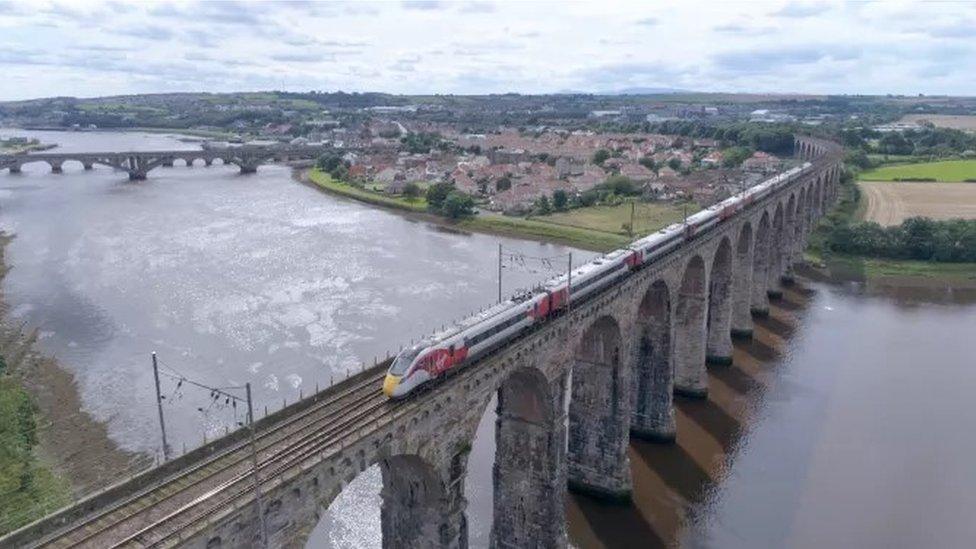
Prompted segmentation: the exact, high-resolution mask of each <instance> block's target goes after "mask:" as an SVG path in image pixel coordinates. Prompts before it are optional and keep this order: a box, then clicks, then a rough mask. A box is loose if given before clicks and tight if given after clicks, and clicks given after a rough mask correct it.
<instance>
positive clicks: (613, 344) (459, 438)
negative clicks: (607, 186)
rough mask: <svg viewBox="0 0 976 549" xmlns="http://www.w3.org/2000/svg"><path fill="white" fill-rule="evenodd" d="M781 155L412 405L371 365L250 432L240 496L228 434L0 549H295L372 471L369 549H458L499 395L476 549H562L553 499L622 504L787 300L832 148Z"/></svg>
mask: <svg viewBox="0 0 976 549" xmlns="http://www.w3.org/2000/svg"><path fill="white" fill-rule="evenodd" d="M796 151H797V154H798V156H799V157H801V158H803V159H806V160H809V161H811V162H812V163H813V166H814V168H813V170H811V171H810V172H808V173H807V174H806V175H805V176H804V177H802V178H800V179H798V180H796V181H794V182H793V183H792V184H791V185H790V186H788V187H786V188H783V189H781V190H779V191H778V192H777V193H775V194H773V195H771V196H768V197H766V198H765V199H763V200H762V201H757V202H755V203H753V204H751V205H750V206H749V207H748V208H747V209H746V210H744V211H742V212H740V213H739V214H737V215H736V216H734V217H732V218H730V219H728V220H726V221H725V222H723V223H722V224H721V225H719V226H717V227H716V228H714V229H713V230H711V231H710V232H708V233H703V234H701V235H700V236H699V237H698V238H696V239H695V240H694V241H692V242H690V243H688V244H687V245H685V246H683V247H681V248H679V249H677V250H675V251H674V252H672V253H670V254H669V255H667V256H664V257H662V258H661V259H660V260H658V261H656V262H655V263H653V264H651V265H649V266H647V267H645V268H644V269H642V270H640V271H638V272H636V273H635V274H634V276H631V277H628V278H626V279H624V280H623V281H622V282H620V283H619V284H617V285H615V286H613V287H610V288H608V289H606V290H604V291H603V292H602V293H600V294H597V295H595V296H593V297H591V298H589V299H587V300H586V301H584V302H581V303H574V304H573V305H572V309H571V310H570V311H569V312H568V313H565V314H563V315H562V316H560V317H557V318H555V319H553V320H552V321H550V322H548V323H546V324H545V325H543V326H540V327H539V328H537V329H535V330H534V331H532V332H529V333H528V334H527V335H525V336H524V337H522V338H520V339H519V340H518V341H516V342H514V343H513V344H511V345H510V346H508V347H506V348H503V349H501V350H499V351H497V352H495V353H494V354H492V355H490V356H488V357H486V358H484V359H482V360H481V361H480V362H479V363H478V364H475V365H471V366H470V367H467V368H465V369H463V370H461V371H460V372H458V373H457V374H455V375H454V376H452V377H450V378H448V379H447V380H445V381H444V382H442V383H438V384H435V385H434V386H433V387H431V388H430V389H428V390H426V391H425V392H424V393H422V395H420V398H408V399H405V400H403V401H387V400H386V399H385V398H384V397H383V396H382V395H380V391H379V384H380V380H381V379H382V374H383V372H382V369H383V365H382V364H381V365H380V366H378V367H376V368H373V369H371V370H367V371H365V372H363V373H362V374H360V375H358V376H356V377H353V378H350V379H348V380H346V381H345V382H343V383H341V384H338V385H336V386H334V387H331V388H329V389H327V390H323V391H321V392H318V393H316V394H315V395H313V396H312V397H309V398H306V399H304V400H302V401H300V402H298V403H296V404H294V405H292V406H290V407H288V408H285V409H283V410H281V411H280V412H277V413H275V414H272V415H271V416H268V417H266V418H264V419H262V420H261V421H259V422H257V432H258V444H257V448H258V451H257V457H256V458H255V459H257V461H258V462H259V463H260V466H259V467H258V469H257V471H258V478H259V480H258V481H255V479H254V476H253V475H252V474H251V473H249V471H253V469H251V467H250V463H251V461H250V458H249V457H248V456H249V454H248V452H247V450H246V449H247V444H246V443H247V438H246V434H244V433H242V432H241V431H238V433H232V434H231V435H230V436H229V437H225V439H221V440H220V441H216V442H214V443H211V444H210V445H208V446H206V447H203V448H200V449H197V450H195V451H193V452H190V453H189V454H187V455H185V456H182V457H180V458H176V459H175V460H172V461H170V462H167V463H165V464H163V465H162V466H160V467H158V468H156V469H153V470H150V471H148V472H146V473H143V474H142V475H140V476H138V477H135V478H133V479H130V480H129V481H126V482H122V483H120V484H118V485H116V486H114V487H111V488H109V489H107V490H105V491H104V492H102V493H99V494H95V495H94V496H91V497H89V498H88V499H86V500H83V501H81V502H79V503H77V504H75V505H74V506H72V507H69V508H66V509H64V510H62V511H60V512H58V513H55V514H54V515H51V516H49V517H47V518H45V519H42V520H41V521H39V522H37V523H34V524H32V525H29V526H27V527H25V528H23V529H21V530H19V531H17V532H15V533H13V534H12V535H10V536H8V537H7V538H6V539H2V540H0V545H4V544H5V543H6V544H11V545H16V546H51V547H72V546H92V547H116V546H153V547H167V546H176V545H181V546H182V545H185V546H189V547H200V548H211V549H212V548H216V547H247V546H255V547H260V546H263V545H264V544H265V542H266V544H267V546H270V547H302V546H304V544H305V542H306V540H307V537H308V535H309V534H310V532H311V531H312V529H313V528H314V527H315V526H316V524H317V522H318V521H319V517H320V514H321V512H322V511H323V510H324V509H325V508H327V507H328V505H329V504H330V502H332V501H333V499H334V498H336V496H338V494H339V493H340V492H341V491H342V490H343V488H344V487H345V486H347V485H348V484H349V483H350V482H351V481H353V479H355V478H356V477H357V475H359V474H360V473H361V472H362V471H364V470H365V469H366V468H368V467H370V466H371V465H374V464H378V465H379V468H380V470H381V472H382V478H383V487H382V491H381V497H382V502H383V503H382V510H381V517H382V518H381V524H382V526H381V527H382V534H383V544H384V546H386V547H464V546H466V544H467V526H466V518H465V506H466V501H465V497H464V483H465V476H466V468H467V461H468V454H469V452H470V449H471V447H472V443H473V438H474V436H475V431H476V428H477V425H478V423H479V421H480V419H481V417H482V415H483V414H484V413H485V411H486V408H487V407H488V405H489V402H490V401H491V400H492V397H493V396H495V395H497V397H498V398H497V409H496V412H497V419H496V434H495V437H496V439H495V442H496V450H495V452H496V454H495V465H494V471H493V481H494V504H493V505H494V514H493V521H494V522H493V526H492V530H491V543H492V545H493V547H496V548H515V547H519V548H521V547H536V548H550V547H551V548H560V547H566V546H567V533H566V517H565V501H564V499H565V493H566V490H567V489H571V490H576V491H580V492H585V493H589V494H593V495H596V496H600V497H604V498H609V499H613V500H620V501H623V502H626V501H628V500H629V498H630V494H631V478H630V467H629V463H628V458H627V446H628V442H629V438H630V437H639V438H642V439H650V440H654V441H660V442H662V443H668V442H669V441H672V440H673V439H674V437H675V415H674V407H673V403H672V399H673V396H672V395H673V394H675V393H679V394H683V395H688V396H691V397H704V396H706V395H707V392H708V386H707V379H708V377H707V375H706V362H711V363H718V364H723V363H729V362H730V361H731V360H732V359H731V357H732V337H749V336H750V334H751V331H752V317H753V315H763V314H766V312H767V310H768V307H769V299H770V298H773V299H775V298H776V296H777V295H779V293H780V291H781V287H782V284H784V283H789V280H790V277H791V276H792V265H793V263H794V262H795V261H796V260H797V259H798V258H799V255H800V252H801V250H802V249H803V248H804V245H805V242H806V239H807V237H808V235H809V233H810V231H811V228H812V227H814V225H815V224H816V222H817V220H818V219H819V218H820V217H821V216H822V215H823V214H824V212H825V211H826V210H827V209H828V207H829V206H830V205H831V204H832V203H833V201H834V200H835V199H836V196H837V188H838V182H839V179H840V175H841V168H840V161H841V160H840V158H841V149H840V147H839V146H837V145H835V144H833V143H830V142H825V141H819V140H815V139H812V138H797V140H796ZM255 482H257V483H259V484H260V489H261V492H262V498H261V502H262V503H261V504H260V505H259V504H258V500H257V498H256V497H255V490H254V486H255V484H254V483H255ZM259 509H260V510H259ZM263 532H266V533H267V538H266V539H264V538H263V535H264V534H263Z"/></svg>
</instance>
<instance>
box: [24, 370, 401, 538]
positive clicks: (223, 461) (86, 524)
mask: <svg viewBox="0 0 976 549" xmlns="http://www.w3.org/2000/svg"><path fill="white" fill-rule="evenodd" d="M380 370H381V371H380V372H378V373H374V374H373V375H369V376H367V377H366V378H364V379H362V380H359V381H357V382H356V383H354V384H353V385H352V386H351V387H348V388H345V389H343V390H341V391H340V392H339V393H337V394H336V395H335V396H333V397H332V398H329V399H325V400H322V401H321V402H318V403H316V404H314V405H312V406H310V407H309V408H307V409H306V410H303V411H301V412H299V413H296V414H294V415H293V416H289V417H288V418H286V419H284V420H282V421H281V422H279V423H276V424H275V425H274V426H272V427H270V428H268V429H265V430H261V431H258V433H257V434H256V442H257V448H258V451H257V453H258V464H259V465H258V468H259V475H260V471H261V470H262V468H265V469H266V468H267V467H268V466H269V463H271V462H273V461H275V460H276V459H278V457H279V456H280V454H281V449H282V448H287V447H289V446H291V445H293V444H296V443H300V442H301V441H302V440H304V439H306V438H307V437H308V436H309V434H308V433H309V432H311V433H314V432H316V431H317V430H319V429H320V428H322V427H323V426H325V425H327V424H329V423H330V422H334V421H336V420H337V419H340V418H344V417H346V416H347V415H348V414H349V413H350V412H351V411H354V410H356V409H357V408H361V407H363V406H368V405H373V404H375V403H377V402H385V401H386V398H385V397H384V396H383V395H382V393H380V391H379V386H380V384H381V382H382V378H383V375H384V372H383V371H382V368H381V369H380ZM250 457H251V454H250V441H249V439H245V440H242V441H241V442H239V443H236V444H234V445H232V446H230V447H229V448H227V449H225V450H224V451H222V452H221V453H219V454H217V455H214V456H213V457H211V458H209V459H207V460H204V461H201V462H200V463H198V464H195V465H194V466H192V467H189V468H187V469H185V470H183V471H181V472H179V473H177V474H174V475H172V476H170V477H167V478H166V479H164V480H162V481H160V482H158V483H155V484H154V485H152V486H150V487H147V488H146V489H144V490H141V491H140V492H138V493H136V494H133V495H132V496H130V497H128V498H125V499H124V500H122V501H121V502H119V503H118V504H116V505H113V506H112V507H110V508H107V509H104V510H101V511H99V512H98V513H96V514H94V515H90V516H88V517H86V518H84V519H83V520H81V521H79V522H77V523H75V524H74V525H72V526H70V527H69V528H68V529H66V530H61V531H59V532H57V533H55V534H53V535H51V536H49V537H48V538H46V539H45V540H43V541H42V542H41V543H39V544H37V545H35V546H37V547H51V548H69V547H99V548H101V547H108V546H112V542H111V541H109V538H118V537H119V536H129V535H130V534H131V533H132V532H136V531H139V530H141V529H144V528H145V525H146V524H152V523H153V522H154V521H156V520H158V519H159V518H160V517H161V516H166V514H168V513H169V512H170V511H171V510H172V509H173V508H181V507H184V506H186V505H188V504H189V503H190V502H198V503H199V501H201V500H202V499H205V496H206V495H207V494H208V493H210V492H212V490H213V487H214V486H222V485H225V484H227V482H228V479H236V478H238V477H241V476H246V477H247V478H248V479H250V478H251V474H252V473H251V461H250Z"/></svg>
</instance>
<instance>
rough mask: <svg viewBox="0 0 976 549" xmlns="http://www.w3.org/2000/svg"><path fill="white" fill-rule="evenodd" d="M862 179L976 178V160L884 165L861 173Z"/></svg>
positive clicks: (949, 179) (950, 179)
mask: <svg viewBox="0 0 976 549" xmlns="http://www.w3.org/2000/svg"><path fill="white" fill-rule="evenodd" d="M860 179H861V180H862V181H911V180H916V181H917V180H933V181H945V182H949V181H965V180H967V179H973V180H976V160H946V161H943V162H926V163H920V164H899V165H897V166H884V167H881V168H877V169H874V170H870V171H867V172H864V173H862V174H861V176H860Z"/></svg>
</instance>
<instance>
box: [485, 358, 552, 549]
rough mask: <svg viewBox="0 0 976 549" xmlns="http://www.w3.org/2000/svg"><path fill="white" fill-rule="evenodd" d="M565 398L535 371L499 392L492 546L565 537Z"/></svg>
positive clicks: (516, 376)
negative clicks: (563, 404) (563, 403)
mask: <svg viewBox="0 0 976 549" xmlns="http://www.w3.org/2000/svg"><path fill="white" fill-rule="evenodd" d="M564 394H565V391H564V390H563V389H562V384H561V382H557V383H556V384H555V385H553V384H550V383H549V381H548V380H547V379H546V377H545V375H543V373H542V372H541V371H539V370H538V369H536V368H532V367H521V368H519V369H517V370H515V372H514V373H513V374H512V375H510V376H509V377H508V378H507V379H506V380H505V381H504V382H503V383H502V385H501V387H499V389H498V405H497V407H496V419H495V465H494V469H493V479H494V482H493V486H494V502H493V519H492V526H491V545H492V547H527V546H534V545H535V542H537V541H538V540H565V539H566V505H565V493H566V468H565V463H566V421H565V419H566V418H565V416H564V415H563V412H562V411H563V407H562V398H563V395H564Z"/></svg>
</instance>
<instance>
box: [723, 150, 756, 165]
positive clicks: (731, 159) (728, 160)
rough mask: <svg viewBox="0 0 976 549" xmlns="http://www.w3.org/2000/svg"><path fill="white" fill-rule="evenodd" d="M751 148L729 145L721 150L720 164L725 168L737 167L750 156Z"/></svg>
mask: <svg viewBox="0 0 976 549" xmlns="http://www.w3.org/2000/svg"><path fill="white" fill-rule="evenodd" d="M752 153H753V150H752V148H750V147H731V148H728V149H725V150H724V151H722V165H723V166H725V167H726V168H737V167H739V166H741V165H742V163H743V162H744V161H745V160H746V159H747V158H749V157H750V156H752Z"/></svg>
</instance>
